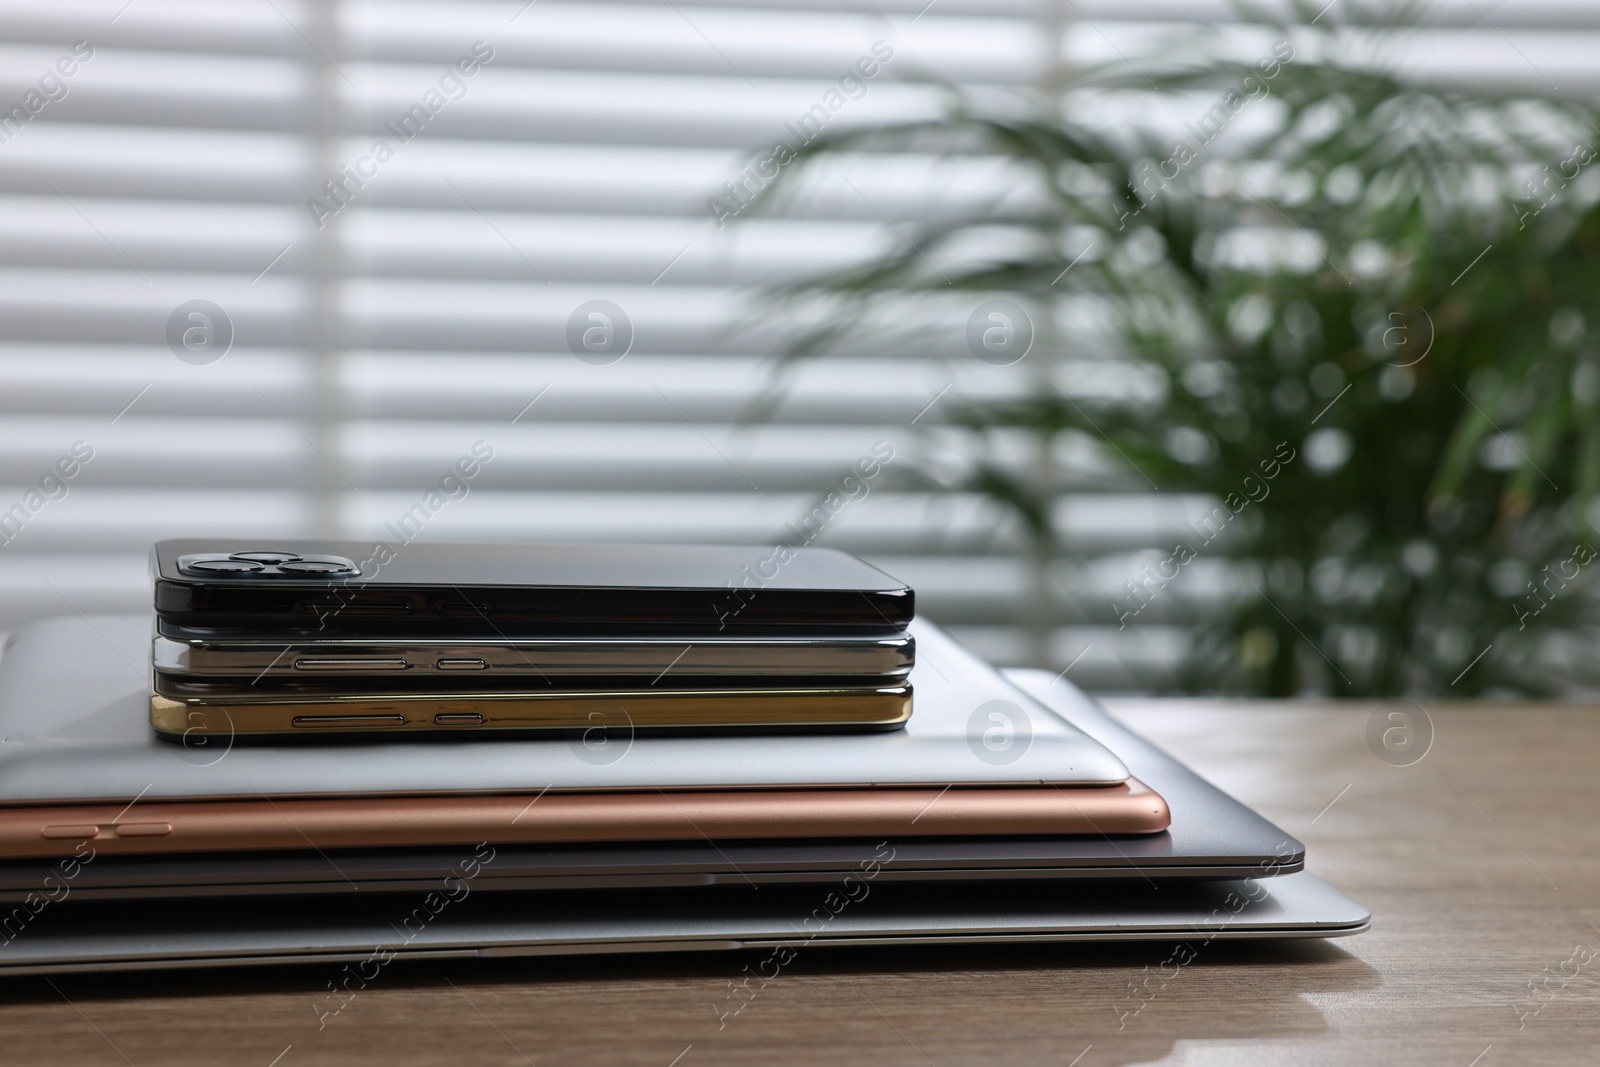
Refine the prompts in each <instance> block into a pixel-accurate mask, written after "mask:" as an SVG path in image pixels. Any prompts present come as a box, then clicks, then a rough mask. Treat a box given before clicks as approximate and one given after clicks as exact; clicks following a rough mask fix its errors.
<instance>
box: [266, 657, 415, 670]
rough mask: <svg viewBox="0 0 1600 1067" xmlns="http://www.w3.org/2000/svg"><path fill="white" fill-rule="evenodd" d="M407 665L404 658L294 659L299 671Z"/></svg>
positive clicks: (403, 667)
mask: <svg viewBox="0 0 1600 1067" xmlns="http://www.w3.org/2000/svg"><path fill="white" fill-rule="evenodd" d="M407 666H408V664H407V663H406V661H405V660H403V659H362V658H360V657H355V656H349V657H344V658H339V657H334V656H302V657H301V658H300V659H297V660H295V661H294V668H295V670H297V671H403V670H405V669H406V667H407Z"/></svg>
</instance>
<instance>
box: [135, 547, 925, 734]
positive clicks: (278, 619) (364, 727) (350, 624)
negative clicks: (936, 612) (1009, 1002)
mask: <svg viewBox="0 0 1600 1067" xmlns="http://www.w3.org/2000/svg"><path fill="white" fill-rule="evenodd" d="M152 563H153V568H154V571H155V606H156V619H155V636H154V645H153V656H152V658H153V664H154V684H153V690H154V692H153V695H152V698H151V712H150V715H151V724H152V725H153V726H154V727H155V729H157V730H159V731H162V732H164V733H168V734H175V735H189V736H193V735H195V734H197V733H208V734H228V735H240V734H250V735H256V734H292V733H297V732H302V731H325V732H338V733H344V732H352V731H361V732H373V731H391V730H404V731H449V732H461V731H484V730H537V729H550V730H571V729H602V730H603V729H607V728H611V729H628V728H646V729H659V728H677V729H700V728H711V729H718V730H727V729H740V728H750V729H763V728H779V729H790V730H794V729H828V730H834V729H860V730H873V729H896V728H898V727H900V726H902V725H903V724H904V723H905V721H906V720H907V719H908V718H909V717H910V715H911V706H912V705H911V697H912V694H911V688H910V685H909V682H908V676H909V675H910V673H911V667H912V663H913V660H914V655H915V643H914V641H913V639H912V638H911V637H910V636H908V635H907V633H906V626H907V624H908V623H909V622H910V620H911V617H912V614H913V599H912V592H911V590H910V589H909V588H907V587H906V586H905V585H904V584H903V583H900V582H897V581H895V580H894V579H892V578H890V577H889V576H888V575H886V574H884V573H883V572H882V571H880V570H877V569H876V568H874V567H870V566H868V565H867V564H866V563H863V562H862V561H860V560H858V559H855V558H854V557H851V556H848V555H846V554H844V553H842V552H836V551H833V550H831V549H824V548H811V547H803V548H782V549H776V550H775V549H773V548H770V547H761V548H739V547H715V546H693V545H544V546H538V547H537V548H532V547H530V546H519V545H447V544H425V543H419V544H413V545H408V546H405V548H404V551H403V552H400V553H398V554H387V553H385V554H382V555H374V550H373V549H372V547H371V546H369V545H364V544H361V543H354V542H287V543H285V542H274V543H271V544H253V543H252V544H227V543H219V542H216V541H200V540H195V541H163V542H160V543H158V544H157V545H156V546H155V549H154V553H153V560H152Z"/></svg>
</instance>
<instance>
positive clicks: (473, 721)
mask: <svg viewBox="0 0 1600 1067" xmlns="http://www.w3.org/2000/svg"><path fill="white" fill-rule="evenodd" d="M482 722H483V716H482V715H479V714H478V713H477V712H475V711H441V712H440V713H439V714H437V715H435V716H434V717H433V724H434V725H435V726H478V725H480V724H482Z"/></svg>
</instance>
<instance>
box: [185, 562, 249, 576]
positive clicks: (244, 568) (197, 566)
mask: <svg viewBox="0 0 1600 1067" xmlns="http://www.w3.org/2000/svg"><path fill="white" fill-rule="evenodd" d="M263 566H264V565H263V564H260V563H257V562H256V561H255V560H250V559H200V560H195V561H194V562H193V563H191V564H189V566H188V567H186V568H184V569H185V570H191V571H205V572H207V573H208V574H249V573H251V572H254V571H259V570H262V569H263Z"/></svg>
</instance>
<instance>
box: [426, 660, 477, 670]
mask: <svg viewBox="0 0 1600 1067" xmlns="http://www.w3.org/2000/svg"><path fill="white" fill-rule="evenodd" d="M433 666H434V668H435V669H436V670H441V671H481V670H483V669H484V668H485V667H487V666H489V665H488V664H487V663H485V662H484V661H483V660H481V659H441V660H438V661H436V662H435V663H434V665H433Z"/></svg>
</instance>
